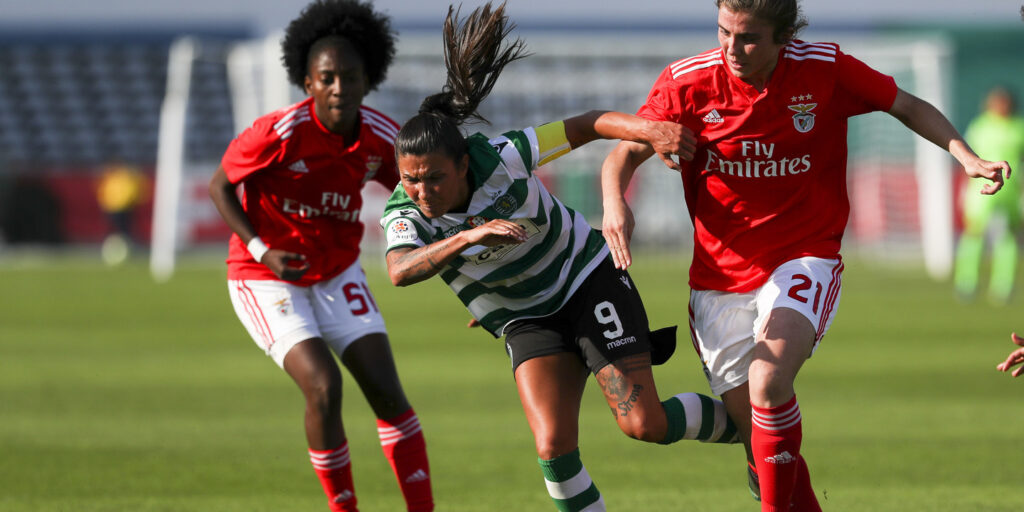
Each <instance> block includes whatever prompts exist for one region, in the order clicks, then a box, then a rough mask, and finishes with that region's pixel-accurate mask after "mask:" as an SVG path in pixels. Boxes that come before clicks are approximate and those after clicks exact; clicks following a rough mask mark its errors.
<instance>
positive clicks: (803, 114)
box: [789, 103, 818, 133]
mask: <svg viewBox="0 0 1024 512" xmlns="http://www.w3.org/2000/svg"><path fill="white" fill-rule="evenodd" d="M817 106H818V104H817V103H801V104H799V105H790V106H789V109H790V110H792V111H794V112H796V114H793V127H794V128H796V131H798V132H800V133H807V132H809V131H811V128H814V114H812V113H811V111H812V110H814V107H817Z"/></svg>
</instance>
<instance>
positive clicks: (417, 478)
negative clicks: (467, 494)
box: [377, 408, 434, 512]
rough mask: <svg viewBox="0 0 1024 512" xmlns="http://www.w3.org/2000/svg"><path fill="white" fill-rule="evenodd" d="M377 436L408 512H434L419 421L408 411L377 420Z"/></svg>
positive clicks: (425, 446)
mask: <svg viewBox="0 0 1024 512" xmlns="http://www.w3.org/2000/svg"><path fill="white" fill-rule="evenodd" d="M377 433H378V434H379V435H380V446H381V449H382V450H384V456H385V457H387V459H388V462H390V463H391V469H392V470H394V472H395V478H397V479H398V486H399V487H400V488H401V490H402V496H404V497H405V503H406V506H407V507H408V510H409V512H430V511H432V510H434V498H433V494H432V493H431V491H430V464H429V463H428V462H427V443H426V441H424V439H423V432H421V431H420V420H419V418H417V417H416V413H415V412H413V410H412V408H410V409H409V410H408V411H405V412H404V413H402V414H400V415H398V416H396V417H394V418H391V419H388V420H377Z"/></svg>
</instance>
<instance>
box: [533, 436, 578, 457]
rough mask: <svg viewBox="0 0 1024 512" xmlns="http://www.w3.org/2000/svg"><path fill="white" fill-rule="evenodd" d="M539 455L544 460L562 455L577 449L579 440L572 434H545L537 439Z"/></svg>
mask: <svg viewBox="0 0 1024 512" xmlns="http://www.w3.org/2000/svg"><path fill="white" fill-rule="evenodd" d="M535 441H536V444H537V456H538V457H540V458H541V459H543V460H551V459H554V458H555V457H560V456H562V455H565V454H567V453H569V452H571V451H573V450H575V449H576V447H577V445H578V444H579V440H578V439H577V438H576V437H575V436H570V435H567V434H566V435H554V434H551V435H545V436H538V437H537V438H536V439H535Z"/></svg>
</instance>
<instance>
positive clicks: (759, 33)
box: [718, 7, 785, 89]
mask: <svg viewBox="0 0 1024 512" xmlns="http://www.w3.org/2000/svg"><path fill="white" fill-rule="evenodd" d="M774 31H775V27H773V26H772V25H771V24H770V23H768V22H766V21H763V20H761V19H760V18H757V17H755V16H754V15H753V14H750V13H746V12H736V11H731V10H729V9H727V8H725V7H721V8H719V9H718V42H719V44H721V46H722V50H723V51H724V53H725V64H726V67H727V68H728V69H729V71H731V72H732V74H733V75H734V76H735V77H736V78H739V79H740V80H743V81H745V82H747V83H749V84H751V85H753V86H754V87H757V88H758V89H762V88H763V87H764V85H765V84H767V83H768V79H769V78H771V76H772V71H774V70H775V64H776V63H777V62H778V60H779V50H781V49H782V47H783V46H785V45H784V44H779V43H776V42H775V39H774V37H773V32H774Z"/></svg>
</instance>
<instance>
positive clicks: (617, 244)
mask: <svg viewBox="0 0 1024 512" xmlns="http://www.w3.org/2000/svg"><path fill="white" fill-rule="evenodd" d="M635 225H636V221H635V220H634V219H633V211H632V210H630V209H629V205H628V204H626V199H625V198H621V197H620V198H618V199H615V200H605V202H604V220H603V221H602V222H601V234H602V235H603V236H604V241H605V242H607V243H608V249H609V250H610V251H611V254H612V262H614V263H615V268H617V269H619V270H626V269H627V268H629V266H630V265H632V264H633V257H632V256H631V255H630V253H629V241H630V240H631V239H632V237H633V227H634V226H635Z"/></svg>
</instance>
